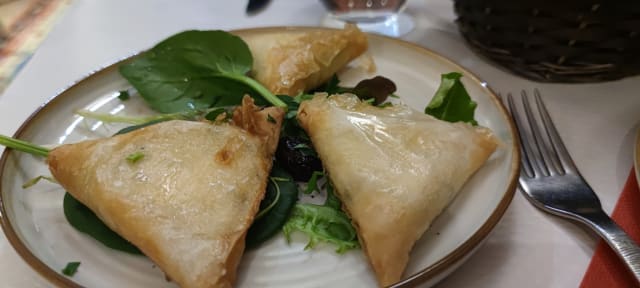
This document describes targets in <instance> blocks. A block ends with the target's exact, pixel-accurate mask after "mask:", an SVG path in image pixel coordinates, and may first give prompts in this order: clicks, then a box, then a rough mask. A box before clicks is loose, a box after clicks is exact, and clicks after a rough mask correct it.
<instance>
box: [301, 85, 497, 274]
mask: <svg viewBox="0 0 640 288" xmlns="http://www.w3.org/2000/svg"><path fill="white" fill-rule="evenodd" d="M298 120H299V122H300V124H301V125H302V127H303V128H304V129H305V131H306V132H307V133H308V134H309V136H310V137H311V140H312V142H313V146H314V147H315V148H316V150H317V152H318V155H319V156H320V158H321V159H322V163H323V165H324V168H325V169H326V171H327V172H328V174H329V178H330V179H331V181H332V182H333V185H334V187H335V191H336V194H337V196H338V197H339V198H340V199H341V200H342V203H343V209H344V210H345V212H346V213H347V214H348V215H349V216H350V217H351V219H352V222H353V224H354V226H355V227H356V229H357V231H358V238H359V240H360V242H361V244H362V247H363V250H364V252H365V253H366V255H367V257H368V259H369V261H370V262H371V265H372V267H373V270H374V271H375V274H376V276H377V279H378V282H379V284H380V285H382V286H387V285H390V284H393V283H395V282H397V281H399V280H401V278H402V274H403V272H404V269H405V267H406V265H407V262H408V261H409V253H410V251H411V249H412V247H413V245H414V243H415V242H416V241H417V240H418V239H419V238H420V237H421V236H422V234H423V233H424V232H425V231H426V230H427V229H428V228H429V226H430V225H431V222H432V221H433V220H434V218H435V217H436V216H437V215H438V214H440V212H441V211H442V210H443V209H444V208H445V207H446V206H447V205H448V204H449V202H451V200H452V199H453V198H454V197H455V195H456V193H457V192H458V190H460V188H461V187H462V186H463V185H464V183H465V182H466V181H467V179H468V178H469V177H470V176H471V175H472V174H473V173H474V172H475V171H476V170H477V169H478V168H479V167H480V166H482V165H483V163H484V162H485V161H486V160H487V158H488V157H489V156H490V155H491V154H492V153H493V151H494V150H495V149H496V146H497V139H496V138H495V137H494V136H493V134H492V133H491V132H490V131H489V129H487V128H483V127H474V126H471V125H469V124H466V123H449V122H444V121H440V120H437V119H435V118H433V117H431V116H429V115H426V114H424V113H421V112H417V111H413V110H411V109H409V108H408V107H406V106H401V105H395V106H391V107H385V108H380V107H375V106H372V105H370V104H367V103H364V102H361V101H360V100H359V99H358V98H357V97H356V96H354V95H351V94H343V95H332V96H330V97H327V95H326V94H325V95H323V94H318V95H316V96H315V97H314V98H313V99H312V100H309V101H305V102H302V103H301V105H300V109H299V110H298Z"/></svg>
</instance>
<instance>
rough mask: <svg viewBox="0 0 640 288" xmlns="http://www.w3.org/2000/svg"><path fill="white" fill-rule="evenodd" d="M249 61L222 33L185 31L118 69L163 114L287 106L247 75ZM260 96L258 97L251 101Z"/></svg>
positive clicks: (243, 48)
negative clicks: (252, 104)
mask: <svg viewBox="0 0 640 288" xmlns="http://www.w3.org/2000/svg"><path fill="white" fill-rule="evenodd" d="M252 65H253V56H252V55H251V51H250V50H249V47H248V46H247V44H246V43H245V42H244V41H242V39H241V38H239V37H237V36H235V35H233V34H230V33H227V32H224V31H219V30H218V31H197V30H191V31H184V32H181V33H178V34H176V35H173V36H171V37H169V38H167V39H165V40H164V41H162V42H160V43H158V44H157V45H156V46H154V47H153V48H151V49H150V50H149V51H147V52H145V53H143V54H141V55H140V56H138V57H136V58H134V59H133V60H131V61H130V62H128V63H126V64H124V65H122V66H120V74H122V76H123V77H124V78H126V79H127V80H128V81H129V82H130V83H131V84H132V85H133V86H134V87H135V88H136V89H137V90H138V92H139V93H140V95H141V96H142V98H143V99H144V100H145V101H146V102H147V103H148V104H149V106H150V107H151V108H152V109H154V110H156V111H159V112H162V113H174V112H180V111H184V110H194V109H206V108H209V107H213V106H232V105H239V104H240V103H241V100H242V97H243V96H244V95H245V94H249V95H252V96H253V97H254V99H255V100H256V104H258V105H265V104H266V103H267V102H268V103H271V104H273V105H275V106H280V107H286V104H285V103H283V102H282V101H281V100H279V99H278V98H277V97H276V96H274V95H273V94H272V93H271V92H269V90H267V89H266V88H265V87H264V86H262V85H261V84H260V83H258V82H257V81H255V80H253V79H251V78H250V77H248V76H247V75H246V74H247V73H248V72H249V71H250V70H251V67H252ZM255 96H262V97H255Z"/></svg>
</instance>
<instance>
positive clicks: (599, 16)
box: [454, 0, 640, 82]
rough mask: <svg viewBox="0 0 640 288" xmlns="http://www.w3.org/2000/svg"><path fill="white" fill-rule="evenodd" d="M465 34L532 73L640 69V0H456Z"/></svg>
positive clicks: (590, 77)
mask: <svg viewBox="0 0 640 288" xmlns="http://www.w3.org/2000/svg"><path fill="white" fill-rule="evenodd" d="M454 3H455V11H456V13H457V15H458V19H457V21H456V22H457V23H458V27H459V29H460V32H461V33H462V35H463V36H464V37H465V38H466V39H467V41H468V42H469V43H470V44H471V46H472V47H473V48H474V49H475V50H477V51H478V52H479V53H481V54H483V55H485V56H487V57H488V58H490V59H492V60H494V61H496V62H498V63H499V64H501V65H502V66H504V67H506V68H507V69H509V70H511V71H513V72H515V73H517V74H519V75H522V76H524V77H526V78H529V79H533V80H538V81H545V82H597V81H606V80H614V79H620V78H623V77H626V76H631V75H636V74H640V0H629V1H625V0H610V1H606V2H605V1H592V0H582V1H581V0H556V1H548V0H538V1H535V0H515V1H514V0H454Z"/></svg>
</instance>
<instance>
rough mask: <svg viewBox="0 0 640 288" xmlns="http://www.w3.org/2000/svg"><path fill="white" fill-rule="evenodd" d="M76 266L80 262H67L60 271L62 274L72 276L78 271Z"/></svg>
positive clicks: (78, 265)
mask: <svg viewBox="0 0 640 288" xmlns="http://www.w3.org/2000/svg"><path fill="white" fill-rule="evenodd" d="M78 267H80V262H69V263H67V266H65V267H64V268H63V269H62V271H60V272H62V274H64V275H66V276H69V277H71V276H73V275H75V274H76V272H78Z"/></svg>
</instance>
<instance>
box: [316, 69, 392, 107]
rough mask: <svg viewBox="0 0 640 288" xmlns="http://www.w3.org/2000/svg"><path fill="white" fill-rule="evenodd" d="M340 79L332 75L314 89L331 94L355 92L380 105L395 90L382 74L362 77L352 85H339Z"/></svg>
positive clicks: (364, 98)
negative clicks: (325, 82) (368, 77)
mask: <svg viewBox="0 0 640 288" xmlns="http://www.w3.org/2000/svg"><path fill="white" fill-rule="evenodd" d="M339 84H340V79H338V76H336V75H333V77H332V78H331V80H329V82H327V84H325V85H323V86H321V87H320V88H319V89H317V90H316V91H319V92H326V93H328V94H329V95H331V94H340V93H351V94H355V95H356V96H358V98H360V100H363V101H367V102H371V104H373V105H376V106H378V105H381V104H383V103H384V101H386V100H387V98H388V97H389V96H392V95H393V93H394V92H396V84H395V83H393V81H391V80H389V79H388V78H385V77H383V76H375V77H373V78H371V79H364V80H361V81H360V82H358V84H356V86H354V87H343V86H340V85H339Z"/></svg>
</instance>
